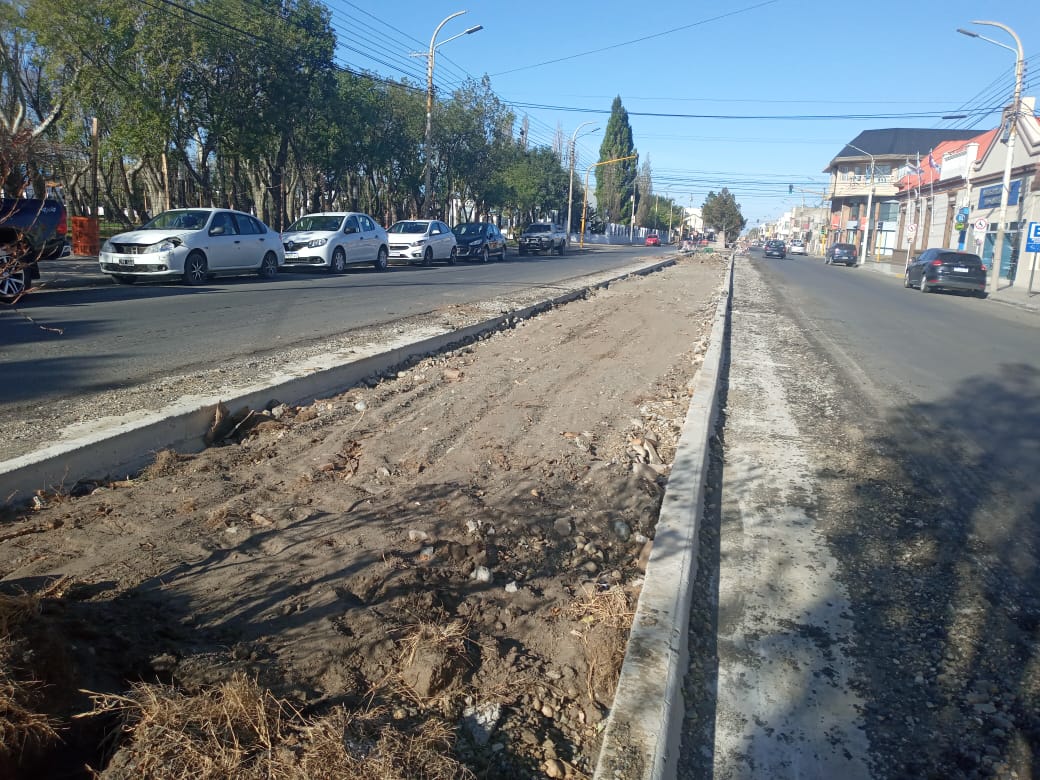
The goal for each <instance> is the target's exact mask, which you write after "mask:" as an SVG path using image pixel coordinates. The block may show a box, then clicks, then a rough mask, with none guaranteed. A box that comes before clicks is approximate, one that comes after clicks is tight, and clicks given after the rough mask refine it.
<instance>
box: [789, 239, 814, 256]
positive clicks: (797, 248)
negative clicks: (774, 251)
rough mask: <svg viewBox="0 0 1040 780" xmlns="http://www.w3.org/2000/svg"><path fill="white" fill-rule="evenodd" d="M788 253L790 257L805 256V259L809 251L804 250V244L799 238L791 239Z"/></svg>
mask: <svg viewBox="0 0 1040 780" xmlns="http://www.w3.org/2000/svg"><path fill="white" fill-rule="evenodd" d="M788 251H790V253H791V254H792V255H805V256H806V257H808V256H809V250H808V248H806V246H805V242H804V241H802V240H801V239H800V238H795V239H792V241H791V248H790V250H788Z"/></svg>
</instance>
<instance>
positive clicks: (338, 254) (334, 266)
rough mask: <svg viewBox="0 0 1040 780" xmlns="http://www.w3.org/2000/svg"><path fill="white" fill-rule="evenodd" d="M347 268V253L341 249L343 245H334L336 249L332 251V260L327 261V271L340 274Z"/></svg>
mask: <svg viewBox="0 0 1040 780" xmlns="http://www.w3.org/2000/svg"><path fill="white" fill-rule="evenodd" d="M346 270H347V254H346V252H344V251H343V247H341V246H338V247H336V251H335V252H333V253H332V262H330V263H329V273H332V274H341V273H343V272H344V271H346Z"/></svg>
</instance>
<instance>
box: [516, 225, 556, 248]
mask: <svg viewBox="0 0 1040 780" xmlns="http://www.w3.org/2000/svg"><path fill="white" fill-rule="evenodd" d="M566 249H567V234H566V232H565V231H564V229H563V228H562V227H560V226H559V225H556V224H553V223H551V222H533V223H531V224H530V225H528V226H527V227H526V228H524V232H523V233H521V234H520V254H522V255H526V254H527V253H528V252H535V253H542V252H544V253H545V254H549V255H551V254H552V253H553V252H554V251H555V252H556V254H558V255H562V254H563V253H564V251H565V250H566Z"/></svg>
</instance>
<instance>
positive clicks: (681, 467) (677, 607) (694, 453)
mask: <svg viewBox="0 0 1040 780" xmlns="http://www.w3.org/2000/svg"><path fill="white" fill-rule="evenodd" d="M733 272H734V258H733V256H732V255H731V256H730V263H729V271H728V273H727V276H726V282H725V284H724V285H723V288H722V297H721V298H720V300H719V303H718V306H717V307H716V310H715V320H714V323H713V325H712V330H711V337H710V341H709V345H708V350H707V353H706V354H705V357H704V363H703V364H702V365H701V367H700V370H699V371H698V372H697V376H696V377H695V379H694V383H693V397H692V398H691V400H690V406H689V409H688V410H687V413H686V419H685V421H684V423H683V430H682V434H681V436H680V438H679V444H678V447H677V450H676V455H675V462H674V463H673V464H672V470H671V475H670V476H669V478H668V484H667V486H666V488H665V494H664V499H663V501H662V503H661V512H660V516H659V518H658V521H657V531H656V533H655V535H654V546H653V551H652V552H651V554H650V560H649V562H648V564H647V568H646V577H645V579H644V583H643V588H642V592H641V593H640V596H639V603H638V605H637V607H636V613H635V616H634V618H633V620H632V629H631V632H630V634H629V640H628V646H627V648H626V651H625V660H624V663H623V664H622V667H621V675H620V678H619V679H618V685H617V690H616V692H615V694H614V705H613V707H611V710H610V714H609V715H608V716H607V721H606V726H605V728H604V732H603V744H602V747H601V749H600V754H599V759H598V761H597V762H596V770H595V774H594V775H593V779H594V780H638V779H640V778H645V779H646V780H662V778H671V777H675V773H676V771H677V764H678V757H679V747H680V740H681V738H682V722H683V717H684V715H685V710H686V708H685V704H684V701H683V694H682V682H683V677H684V676H685V673H686V666H687V664H688V661H689V658H688V656H689V638H688V635H687V625H688V623H689V614H690V602H691V599H692V591H693V582H694V579H695V578H696V575H697V549H698V539H697V537H698V534H699V532H700V522H701V515H702V513H703V507H704V487H705V482H706V480H707V475H708V466H709V462H710V444H711V438H712V436H713V435H714V434H715V426H716V422H717V419H718V408H719V402H718V397H719V386H720V377H721V374H722V365H723V363H722V361H723V357H724V355H725V352H726V349H725V340H726V327H727V322H728V319H729V310H730V302H731V298H732V293H733Z"/></svg>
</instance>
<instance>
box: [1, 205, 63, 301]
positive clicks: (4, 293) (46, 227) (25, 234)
mask: <svg viewBox="0 0 1040 780" xmlns="http://www.w3.org/2000/svg"><path fill="white" fill-rule="evenodd" d="M68 231H69V226H68V212H66V210H65V206H64V204H62V203H61V202H60V201H57V200H50V199H48V200H34V199H29V198H18V199H13V198H12V199H9V200H0V301H13V300H16V299H17V298H18V297H19V296H20V295H22V293H24V292H25V291H26V290H27V289H28V288H29V287H31V286H32V283H33V280H34V279H39V278H40V269H39V267H38V266H37V263H38V261H40V260H53V259H54V258H57V257H61V255H62V253H63V252H64V251H65V237H66V235H67V234H68Z"/></svg>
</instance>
